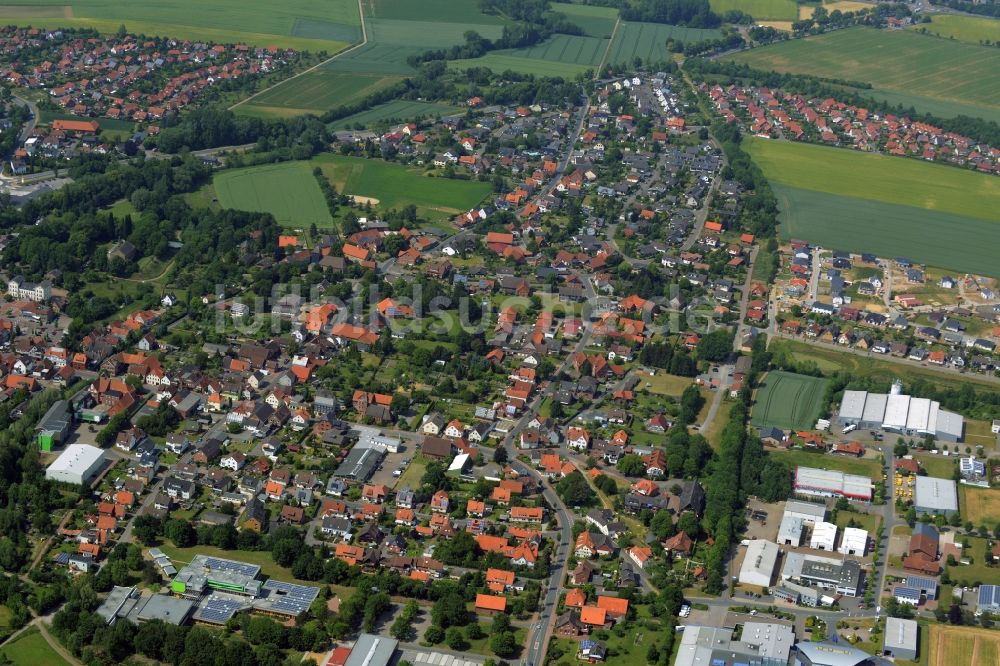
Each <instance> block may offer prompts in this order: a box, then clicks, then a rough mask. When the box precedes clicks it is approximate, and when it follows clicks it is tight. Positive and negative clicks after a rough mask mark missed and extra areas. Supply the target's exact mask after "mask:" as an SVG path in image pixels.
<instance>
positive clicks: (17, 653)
mask: <svg viewBox="0 0 1000 666" xmlns="http://www.w3.org/2000/svg"><path fill="white" fill-rule="evenodd" d="M0 656H3V657H5V658H6V659H9V660H10V661H11V663H13V664H14V666H65V664H66V660H65V659H63V658H62V657H60V656H59V654H58V653H57V652H56V651H55V650H53V649H52V648H51V647H49V644H48V643H46V642H45V639H44V638H43V637H42V634H41V633H40V632H39V631H38V629H37V628H36V627H32V628H30V629H27V630H26V631H25V632H24V633H23V634H21V635H20V636H18V637H17V638H16V639H15V640H14V641H12V642H11V643H8V644H7V645H4V646H3V647H2V648H0Z"/></svg>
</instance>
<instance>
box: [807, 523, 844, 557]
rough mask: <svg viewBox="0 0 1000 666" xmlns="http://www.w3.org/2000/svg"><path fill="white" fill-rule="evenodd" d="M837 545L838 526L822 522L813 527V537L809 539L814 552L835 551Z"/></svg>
mask: <svg viewBox="0 0 1000 666" xmlns="http://www.w3.org/2000/svg"><path fill="white" fill-rule="evenodd" d="M835 543H837V526H836V525H834V524H833V523H825V522H823V521H820V522H818V523H816V524H815V525H813V531H812V537H811V538H810V539H809V547H810V548H812V549H813V550H833V546H834V544H835Z"/></svg>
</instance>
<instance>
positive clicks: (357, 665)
mask: <svg viewBox="0 0 1000 666" xmlns="http://www.w3.org/2000/svg"><path fill="white" fill-rule="evenodd" d="M397 647H399V641H397V640H396V639H395V638H389V637H387V636H376V635H374V634H361V635H360V636H359V637H358V640H357V641H355V643H354V647H353V648H351V654H350V656H348V657H347V661H346V662H345V663H344V666H388V664H389V662H390V661H392V659H393V657H394V656H395V654H396V648H397Z"/></svg>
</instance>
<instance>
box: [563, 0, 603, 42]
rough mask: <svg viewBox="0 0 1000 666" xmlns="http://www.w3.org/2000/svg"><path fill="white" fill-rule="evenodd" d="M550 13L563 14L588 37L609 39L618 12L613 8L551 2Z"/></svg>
mask: <svg viewBox="0 0 1000 666" xmlns="http://www.w3.org/2000/svg"><path fill="white" fill-rule="evenodd" d="M549 6H550V7H551V8H552V11H554V12H559V13H560V14H565V15H566V18H568V19H569V20H570V21H572V22H573V23H575V24H576V25H578V26H580V28H582V29H583V32H584V33H585V34H586V35H587V36H588V37H603V38H610V37H611V32H612V30H614V28H615V22H616V21H617V20H618V11H617V10H615V9H614V8H613V7H598V6H596V5H573V4H568V3H562V2H553V3H552V4H550V5H549Z"/></svg>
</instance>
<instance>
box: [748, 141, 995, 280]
mask: <svg viewBox="0 0 1000 666" xmlns="http://www.w3.org/2000/svg"><path fill="white" fill-rule="evenodd" d="M746 146H747V149H748V150H749V152H750V153H751V155H752V156H753V158H754V161H756V162H757V163H758V164H759V165H760V167H761V169H763V170H764V173H765V174H766V175H767V177H768V179H769V180H770V181H771V184H772V188H773V189H774V192H775V195H776V196H777V197H778V200H779V205H780V207H781V211H782V212H781V221H782V225H781V234H782V236H783V237H785V238H801V239H803V240H808V241H811V242H814V243H817V244H819V245H822V246H824V247H830V248H835V249H841V250H851V251H855V252H873V253H876V254H879V255H882V256H893V257H895V256H907V257H909V258H911V259H913V260H915V261H919V262H921V263H926V264H930V265H932V266H938V267H941V268H947V269H951V270H961V271H972V272H976V273H981V274H985V275H1000V265H998V264H997V262H996V258H995V257H994V256H993V253H992V252H991V251H990V249H989V248H990V247H992V244H993V243H994V242H997V241H1000V224H997V222H996V217H995V212H994V211H995V210H996V209H997V206H1000V179H997V178H996V177H995V176H988V175H984V174H979V173H974V172H971V171H966V170H963V169H958V168H955V167H950V166H945V165H940V164H928V163H926V162H922V161H919V160H913V159H905V158H899V157H890V156H885V155H872V154H868V153H861V152H857V151H853V150H846V149H838V148H828V147H825V146H815V145H811V144H803V143H790V142H784V141H768V140H764V139H751V140H749V141H747V142H746ZM889 160H891V168H888V167H889V166H890V163H889V162H888V161H889ZM969 192H975V193H976V196H974V197H970V196H968V193H969ZM943 229H947V233H942V230H943ZM984 241H988V242H984Z"/></svg>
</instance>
